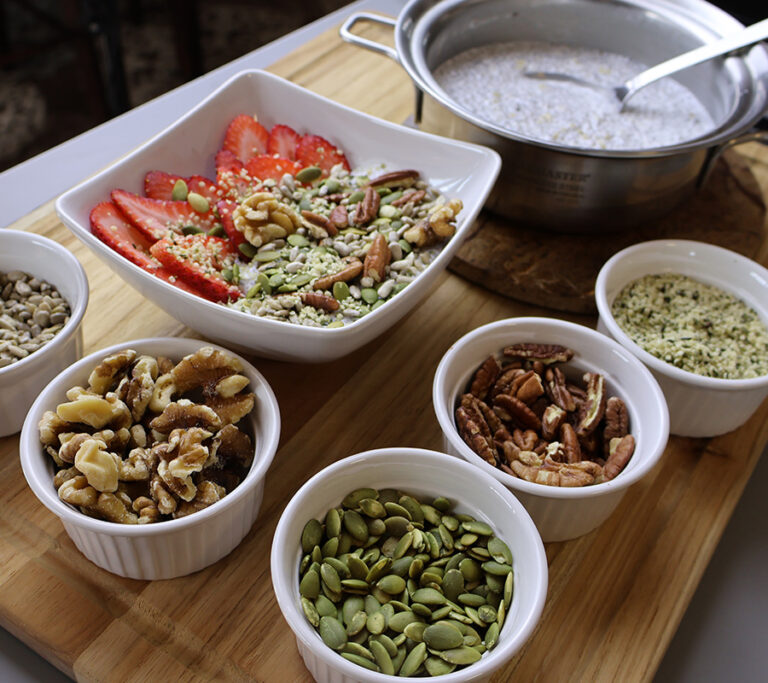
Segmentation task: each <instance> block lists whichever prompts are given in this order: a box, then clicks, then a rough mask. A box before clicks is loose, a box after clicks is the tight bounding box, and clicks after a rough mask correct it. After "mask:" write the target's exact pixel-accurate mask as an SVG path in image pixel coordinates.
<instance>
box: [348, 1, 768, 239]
mask: <svg viewBox="0 0 768 683" xmlns="http://www.w3.org/2000/svg"><path fill="white" fill-rule="evenodd" d="M361 20H368V21H375V22H379V23H383V24H386V25H389V26H392V27H393V28H394V34H395V45H396V49H394V50H393V49H392V48H390V47H388V46H386V45H382V44H380V43H377V42H374V41H371V40H368V39H365V38H362V37H360V36H357V35H355V34H353V33H352V31H351V29H352V27H353V26H354V24H356V23H357V22H359V21H361ZM741 26H742V24H740V23H739V22H738V21H737V20H736V19H734V18H733V17H731V16H730V15H728V14H726V13H725V12H723V11H722V10H720V9H718V8H717V7H714V6H713V5H710V4H709V3H707V2H704V1H703V0H676V1H675V2H671V1H669V0H411V2H409V3H408V4H407V5H406V6H405V8H404V9H403V11H402V12H401V14H400V16H399V17H398V18H397V20H395V19H388V18H386V17H381V16H380V15H375V14H369V13H365V12H360V13H357V14H353V15H352V16H351V17H350V18H349V19H348V20H347V21H346V22H345V24H344V26H342V28H341V36H342V38H343V39H344V40H346V41H348V42H350V43H354V44H356V45H359V46H361V47H365V48H368V49H371V50H374V51H376V52H380V53H382V54H385V55H387V56H389V57H391V58H392V59H394V60H396V61H397V62H399V63H400V64H401V65H402V66H403V67H404V68H405V69H406V71H407V72H408V74H409V75H410V77H411V78H412V79H413V81H414V84H415V86H416V107H415V120H416V123H417V124H418V125H419V127H420V128H421V129H423V130H425V131H428V132H431V133H437V134H439V135H445V136H448V137H452V138H458V139H462V140H468V141H471V142H477V143H480V144H483V145H487V146H489V147H492V148H494V149H495V150H496V151H498V152H499V153H500V154H501V157H502V160H503V166H502V170H501V174H500V176H499V179H498V181H497V183H496V188H495V190H494V192H493V194H492V195H491V198H490V199H489V204H488V206H489V208H490V209H492V210H494V211H496V212H498V213H500V214H502V215H504V216H506V217H509V218H512V219H514V220H517V221H521V222H524V223H527V224H532V225H537V226H542V227H546V228H549V229H554V230H560V231H570V232H597V231H607V230H620V229H622V228H626V227H631V226H633V225H637V224H639V223H643V222H646V221H649V220H652V219H654V218H658V217H659V216H661V215H663V214H665V213H667V212H669V211H670V210H671V209H673V208H674V207H675V206H677V205H678V204H679V203H680V202H681V201H683V200H684V199H686V198H688V197H690V196H691V195H692V194H693V193H694V192H695V190H696V189H697V188H698V187H700V186H701V185H702V183H703V182H704V180H705V179H706V177H707V174H708V171H709V169H710V168H711V166H712V163H713V162H714V160H715V159H716V158H717V157H718V156H719V155H720V153H721V152H722V151H723V150H724V149H726V148H728V147H730V146H733V145H735V144H740V143H742V142H747V141H750V140H768V134H766V133H759V132H756V131H754V130H753V126H754V124H755V123H756V122H757V121H758V119H760V118H761V116H763V114H764V113H766V111H768V53H767V52H766V50H765V48H764V47H763V46H762V45H760V46H755V47H754V48H752V49H751V50H750V51H749V52H747V53H745V54H744V55H742V56H732V57H728V58H727V59H717V60H713V61H710V62H706V63H704V64H700V65H698V66H696V67H693V68H691V69H688V70H686V71H684V72H681V73H679V74H678V75H677V76H676V78H677V79H678V81H679V82H680V83H682V84H683V85H684V86H686V87H687V88H688V89H689V90H691V91H692V92H693V93H694V94H695V95H696V96H697V97H698V98H699V100H700V101H701V102H702V104H703V105H704V106H705V107H706V108H707V109H708V111H709V113H710V115H711V116H712V119H713V120H714V121H715V122H716V125H715V128H714V129H713V130H712V131H711V132H709V133H708V134H707V135H704V136H702V137H699V138H696V139H693V140H690V141H687V142H685V143H682V144H678V145H674V146H670V147H663V148H662V147H660V148H653V149H644V150H639V151H605V150H590V149H580V148H572V147H561V146H558V145H556V144H552V143H548V142H544V141H541V140H536V139H534V138H529V137H526V136H523V135H518V134H516V133H514V132H512V131H510V130H507V129H504V128H501V127H499V126H497V125H495V124H493V123H490V122H488V121H484V120H483V119H480V118H478V117H477V116H475V115H474V114H472V113H470V112H468V111H466V110H465V109H463V108H462V107H460V106H459V105H458V104H456V103H455V102H454V101H453V100H452V99H451V98H450V97H449V96H448V95H447V94H446V93H445V92H444V91H443V90H442V89H441V88H440V86H439V85H438V84H437V82H436V81H435V79H434V77H433V75H432V74H433V72H434V70H435V69H436V68H437V67H438V66H439V65H441V64H442V63H443V62H445V61H446V60H447V59H449V58H451V57H453V56H454V55H456V54H458V53H460V52H463V51H465V50H468V49H470V48H472V47H478V46H481V45H487V44H489V43H498V42H505V41H515V40H520V41H522V40H530V41H547V42H552V43H564V44H570V45H576V46H582V47H591V48H597V49H601V50H605V51H608V52H614V53H620V54H624V55H626V56H627V57H630V58H631V59H634V60H636V61H638V62H642V63H645V64H649V65H650V64H655V63H658V62H661V61H663V60H665V59H667V58H669V57H673V56H674V55H677V54H679V53H682V52H685V51H686V50H690V49H693V48H695V47H698V46H699V45H703V44H704V43H707V42H711V41H713V40H716V39H717V38H720V37H722V36H723V35H726V34H728V33H729V32H732V31H734V30H737V29H738V28H740V27H741Z"/></svg>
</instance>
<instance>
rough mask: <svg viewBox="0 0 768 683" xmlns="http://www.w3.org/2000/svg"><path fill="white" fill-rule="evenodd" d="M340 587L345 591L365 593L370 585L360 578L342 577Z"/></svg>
mask: <svg viewBox="0 0 768 683" xmlns="http://www.w3.org/2000/svg"><path fill="white" fill-rule="evenodd" d="M341 587H342V589H343V590H345V591H354V592H363V593H367V592H368V589H369V588H370V586H369V585H368V582H367V581H364V580H362V579H342V581H341Z"/></svg>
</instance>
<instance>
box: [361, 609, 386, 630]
mask: <svg viewBox="0 0 768 683" xmlns="http://www.w3.org/2000/svg"><path fill="white" fill-rule="evenodd" d="M365 627H366V628H367V629H368V632H369V633H371V634H372V635H379V634H381V633H384V629H385V628H387V618H386V617H385V616H384V614H383V613H382V612H374V613H373V614H369V615H368V619H367V620H366V624H365Z"/></svg>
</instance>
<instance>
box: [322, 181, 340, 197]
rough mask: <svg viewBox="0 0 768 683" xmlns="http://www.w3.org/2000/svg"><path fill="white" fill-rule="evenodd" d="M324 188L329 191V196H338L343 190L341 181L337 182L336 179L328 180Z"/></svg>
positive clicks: (324, 183)
mask: <svg viewBox="0 0 768 683" xmlns="http://www.w3.org/2000/svg"><path fill="white" fill-rule="evenodd" d="M323 186H324V187H325V189H326V190H327V191H328V194H336V193H337V192H338V191H339V190H340V189H341V185H340V184H339V181H338V180H336V178H328V179H326V180H325V181H324V182H323Z"/></svg>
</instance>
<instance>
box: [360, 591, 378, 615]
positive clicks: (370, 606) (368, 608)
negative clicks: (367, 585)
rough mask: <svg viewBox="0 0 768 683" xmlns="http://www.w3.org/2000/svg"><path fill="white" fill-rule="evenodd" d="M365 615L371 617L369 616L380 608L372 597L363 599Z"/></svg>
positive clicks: (367, 596)
mask: <svg viewBox="0 0 768 683" xmlns="http://www.w3.org/2000/svg"><path fill="white" fill-rule="evenodd" d="M364 600H365V613H366V614H367V615H368V616H371V614H375V613H376V612H378V611H379V608H380V607H381V603H380V602H379V601H378V600H377V599H376V598H374V597H373V596H372V595H370V594H369V595H366V596H365V598H364Z"/></svg>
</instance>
